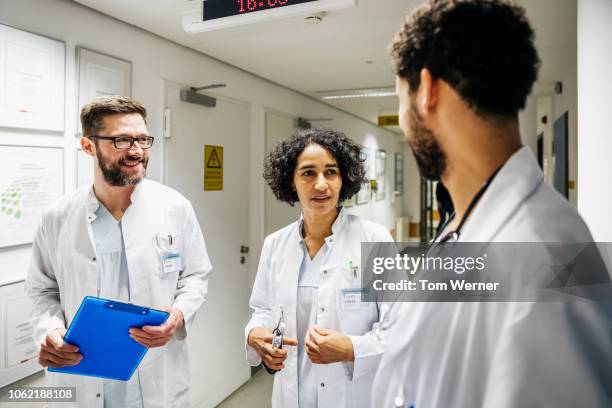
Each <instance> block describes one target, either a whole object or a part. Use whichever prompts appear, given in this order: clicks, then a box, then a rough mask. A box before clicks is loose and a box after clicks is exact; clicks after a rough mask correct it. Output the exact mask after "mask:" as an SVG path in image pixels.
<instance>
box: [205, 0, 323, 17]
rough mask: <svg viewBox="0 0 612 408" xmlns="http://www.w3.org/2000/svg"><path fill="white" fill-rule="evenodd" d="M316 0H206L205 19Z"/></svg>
mask: <svg viewBox="0 0 612 408" xmlns="http://www.w3.org/2000/svg"><path fill="white" fill-rule="evenodd" d="M314 1H317V0H205V1H204V7H203V14H204V16H203V20H204V21H210V20H216V19H219V18H224V17H231V16H238V15H245V14H250V13H255V12H258V11H264V10H271V9H278V8H282V7H289V6H294V5H296V4H302V3H312V2H314Z"/></svg>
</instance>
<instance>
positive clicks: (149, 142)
mask: <svg viewBox="0 0 612 408" xmlns="http://www.w3.org/2000/svg"><path fill="white" fill-rule="evenodd" d="M87 137H88V138H89V139H102V140H112V141H113V144H114V145H115V148H117V149H131V148H132V146H134V143H138V146H140V148H141V149H148V148H150V147H151V146H153V140H155V138H154V137H152V136H141V137H129V136H96V135H93V136H87Z"/></svg>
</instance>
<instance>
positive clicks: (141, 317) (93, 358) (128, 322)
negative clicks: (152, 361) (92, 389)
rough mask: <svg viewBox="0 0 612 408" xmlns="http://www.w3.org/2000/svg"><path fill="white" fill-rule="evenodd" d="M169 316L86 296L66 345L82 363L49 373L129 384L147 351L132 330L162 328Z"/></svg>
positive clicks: (70, 330)
mask: <svg viewBox="0 0 612 408" xmlns="http://www.w3.org/2000/svg"><path fill="white" fill-rule="evenodd" d="M168 316H169V314H168V313H167V312H162V311H160V310H155V309H150V308H148V307H141V306H136V305H132V304H129V303H121V302H117V301H114V300H108V299H102V298H98V297H94V296H86V297H85V298H84V299H83V301H82V302H81V306H80V307H79V310H78V311H77V314H76V316H75V317H74V319H73V321H72V322H71V323H70V327H69V328H68V331H67V332H66V336H64V341H65V342H67V343H70V344H73V345H75V346H77V347H78V348H79V352H80V353H81V354H83V359H82V360H81V362H80V363H79V364H77V365H75V366H71V367H63V368H49V369H48V370H49V371H51V372H56V373H65V374H76V375H86V376H90V377H99V378H107V379H112V380H121V381H127V380H129V379H130V377H131V376H132V374H133V373H134V371H136V368H137V367H138V364H140V361H141V360H142V359H143V357H144V356H145V354H146V352H147V350H148V349H147V348H146V347H144V346H143V345H141V344H139V343H137V342H136V341H135V340H134V339H132V338H131V337H130V336H129V329H130V328H132V327H137V328H140V327H142V326H159V325H161V324H163V323H164V322H165V321H166V319H168Z"/></svg>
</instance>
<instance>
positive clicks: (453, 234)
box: [430, 167, 501, 248]
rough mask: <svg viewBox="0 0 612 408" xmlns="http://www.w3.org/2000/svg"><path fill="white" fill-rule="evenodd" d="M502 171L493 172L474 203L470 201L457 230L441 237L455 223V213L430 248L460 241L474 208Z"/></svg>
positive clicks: (478, 192) (476, 195)
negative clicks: (447, 227)
mask: <svg viewBox="0 0 612 408" xmlns="http://www.w3.org/2000/svg"><path fill="white" fill-rule="evenodd" d="M500 169H501V167H499V168H498V169H497V170H495V171H494V172H493V174H491V176H490V177H489V178H488V179H487V181H485V182H484V184H483V185H482V187H480V189H479V190H478V191H477V192H476V194H475V195H474V197H473V198H472V201H470V204H469V205H468V207H467V209H466V210H465V213H463V216H462V217H461V220H460V221H459V225H458V226H457V229H455V230H454V231H449V232H448V233H447V234H446V235H444V236H443V237H442V238H440V235H441V234H442V232H444V230H445V229H446V226H447V225H448V224H450V223H451V222H452V221H453V219H455V213H453V214H452V215H451V216H450V217H449V218H448V220H446V222H445V223H444V224H443V225H442V228H440V230H439V232H438V233H437V234H436V236H435V237H434V239H433V241H432V245H431V246H430V248H431V247H433V246H434V245H435V244H444V243H446V242H449V241H453V242H456V241H458V240H459V236H461V230H462V229H463V225H464V224H465V222H466V221H467V219H468V218H469V216H470V214H471V213H472V211H474V208H475V207H476V204H478V202H479V201H480V199H481V198H482V196H483V195H484V193H486V192H487V190H488V188H489V186H490V185H491V183H492V182H493V179H494V178H495V176H497V173H498V172H499V170H500Z"/></svg>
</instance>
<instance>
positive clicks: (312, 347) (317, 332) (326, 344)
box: [305, 325, 355, 364]
mask: <svg viewBox="0 0 612 408" xmlns="http://www.w3.org/2000/svg"><path fill="white" fill-rule="evenodd" d="M305 345H306V354H308V358H310V361H312V362H313V363H315V364H330V363H338V362H345V361H347V362H352V361H355V352H354V350H353V342H352V341H351V339H350V338H349V336H347V335H345V334H342V333H340V332H338V331H336V330H330V329H323V328H321V327H319V326H317V325H315V326H313V327H312V328H311V329H310V330H308V333H306V339H305Z"/></svg>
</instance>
